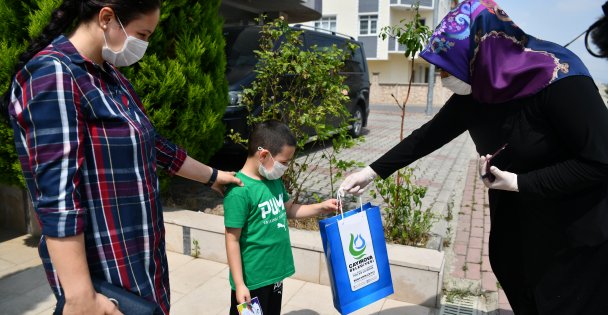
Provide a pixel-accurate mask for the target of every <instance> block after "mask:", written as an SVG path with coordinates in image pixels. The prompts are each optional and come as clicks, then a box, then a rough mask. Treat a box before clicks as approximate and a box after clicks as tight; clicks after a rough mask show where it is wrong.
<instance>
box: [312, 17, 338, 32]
mask: <svg viewBox="0 0 608 315" xmlns="http://www.w3.org/2000/svg"><path fill="white" fill-rule="evenodd" d="M315 28H320V29H324V30H329V31H332V32H335V31H336V17H335V16H324V17H322V18H321V19H320V20H317V21H315Z"/></svg>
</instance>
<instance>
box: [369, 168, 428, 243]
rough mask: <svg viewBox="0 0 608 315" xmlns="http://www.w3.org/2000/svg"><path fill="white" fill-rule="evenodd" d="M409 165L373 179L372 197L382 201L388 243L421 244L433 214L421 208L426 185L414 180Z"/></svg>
mask: <svg viewBox="0 0 608 315" xmlns="http://www.w3.org/2000/svg"><path fill="white" fill-rule="evenodd" d="M414 180H415V177H414V174H413V169H412V168H405V169H403V170H400V171H398V172H397V174H396V175H393V176H390V177H388V178H387V179H379V178H378V179H376V180H375V181H374V184H375V189H374V190H372V191H371V195H372V197H373V198H376V197H378V196H380V197H381V199H382V200H383V201H384V203H385V204H386V206H385V207H384V209H383V210H384V220H385V221H384V232H385V233H384V234H385V236H386V240H387V241H389V242H393V243H397V244H402V245H412V246H424V245H425V244H426V241H427V240H428V238H429V235H430V231H431V227H432V226H433V223H434V222H435V220H436V218H435V215H434V214H433V213H432V212H431V211H430V209H422V198H424V196H425V194H426V190H427V189H426V187H423V186H418V185H416V184H415V183H414Z"/></svg>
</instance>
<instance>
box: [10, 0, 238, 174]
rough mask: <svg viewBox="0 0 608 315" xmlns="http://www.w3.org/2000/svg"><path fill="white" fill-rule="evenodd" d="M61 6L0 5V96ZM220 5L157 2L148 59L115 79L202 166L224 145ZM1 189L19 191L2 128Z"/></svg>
mask: <svg viewBox="0 0 608 315" xmlns="http://www.w3.org/2000/svg"><path fill="white" fill-rule="evenodd" d="M60 3H61V1H60V0H36V1H14V0H0V92H2V93H4V92H5V91H6V90H7V89H8V88H9V83H10V82H9V80H10V76H11V75H12V73H13V68H14V65H15V63H16V61H17V57H18V55H19V54H20V53H21V52H22V51H23V50H24V49H25V48H26V45H27V42H28V39H29V38H30V36H35V35H36V34H38V33H39V32H40V31H41V30H42V28H43V27H44V26H45V25H46V24H47V22H48V21H49V18H50V13H51V11H52V10H53V9H54V8H55V7H57V6H58V5H59V4H60ZM220 3H221V1H220V0H208V1H194V0H174V1H163V6H162V9H161V18H160V23H159V25H158V28H157V29H156V32H155V33H154V35H153V36H152V37H151V39H150V41H151V42H150V45H149V47H148V50H147V52H146V56H145V57H144V58H143V59H142V60H141V61H140V62H139V63H137V64H136V65H134V66H132V67H128V68H122V69H121V71H122V72H123V73H124V74H125V75H126V76H127V77H128V78H129V79H130V80H131V82H132V83H133V85H134V87H135V90H136V91H137V93H138V95H139V96H140V97H141V98H142V101H143V102H144V106H145V107H146V110H147V113H148V115H149V117H150V118H151V120H152V122H153V123H154V126H155V127H156V129H157V130H158V132H159V133H160V134H161V135H163V136H164V137H166V138H168V139H171V140H172V141H173V142H175V143H176V144H179V145H181V146H183V147H184V148H186V150H187V151H188V154H189V155H190V156H192V157H194V158H196V159H198V160H201V161H207V160H209V158H210V157H211V156H212V155H213V153H214V152H215V151H217V149H219V148H220V147H221V145H222V142H223V139H224V136H223V135H224V127H223V124H222V122H221V118H222V115H223V113H224V110H225V108H226V105H227V104H228V85H227V82H226V80H225V77H224V71H225V64H226V57H225V55H224V38H223V34H222V26H223V21H222V18H221V16H219V5H220ZM0 174H2V175H3V176H2V178H0V182H3V183H7V184H19V183H21V184H23V176H22V174H21V167H20V166H19V163H18V161H17V155H16V153H15V147H14V140H13V131H12V128H11V127H10V126H9V125H8V124H7V123H6V122H5V121H2V123H0Z"/></svg>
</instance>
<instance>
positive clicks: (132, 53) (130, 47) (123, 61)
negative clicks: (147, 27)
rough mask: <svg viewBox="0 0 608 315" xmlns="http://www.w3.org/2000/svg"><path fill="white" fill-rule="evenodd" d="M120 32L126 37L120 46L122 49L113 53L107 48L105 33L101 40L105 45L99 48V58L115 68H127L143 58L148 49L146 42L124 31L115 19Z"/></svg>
mask: <svg viewBox="0 0 608 315" xmlns="http://www.w3.org/2000/svg"><path fill="white" fill-rule="evenodd" d="M116 19H117V20H118V23H119V24H120V27H121V28H122V31H123V32H125V35H127V39H126V40H125V43H124V44H123V46H122V49H120V50H119V51H113V50H112V49H111V48H110V47H108V40H107V39H106V33H105V32H104V33H103V40H104V41H105V44H104V45H103V48H101V56H102V57H103V60H105V61H107V62H109V63H111V64H113V65H114V66H116V67H127V66H130V65H132V64H134V63H136V62H138V61H139V60H141V58H143V57H144V54H145V53H146V49H147V48H148V42H146V41H144V40H141V39H139V38H135V37H133V36H131V35H129V34H127V31H125V28H124V27H123V26H122V23H121V22H120V19H118V17H117V18H116Z"/></svg>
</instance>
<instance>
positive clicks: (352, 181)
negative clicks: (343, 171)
mask: <svg viewBox="0 0 608 315" xmlns="http://www.w3.org/2000/svg"><path fill="white" fill-rule="evenodd" d="M376 176H378V174H376V172H374V170H373V169H372V168H371V167H369V166H366V167H365V168H364V169H362V170H360V171H358V172H355V173H352V174H350V175H348V176H347V177H346V179H344V181H343V182H342V184H340V190H341V191H343V192H345V193H351V194H353V195H356V196H359V195H361V194H362V193H363V192H364V191H365V189H366V188H367V186H369V184H370V183H371V182H372V181H373V180H374V178H376Z"/></svg>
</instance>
